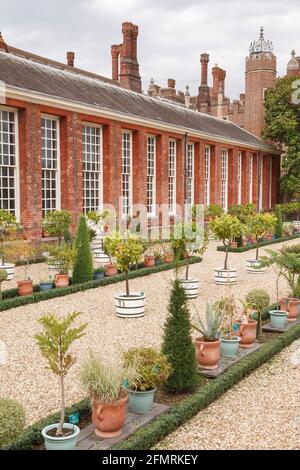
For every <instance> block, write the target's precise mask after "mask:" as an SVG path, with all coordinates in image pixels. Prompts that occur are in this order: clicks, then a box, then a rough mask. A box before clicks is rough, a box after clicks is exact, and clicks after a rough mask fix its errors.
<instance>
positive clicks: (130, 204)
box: [121, 129, 133, 220]
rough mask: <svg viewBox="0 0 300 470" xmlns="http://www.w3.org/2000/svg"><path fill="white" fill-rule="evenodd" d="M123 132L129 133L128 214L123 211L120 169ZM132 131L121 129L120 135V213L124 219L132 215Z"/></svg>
mask: <svg viewBox="0 0 300 470" xmlns="http://www.w3.org/2000/svg"><path fill="white" fill-rule="evenodd" d="M124 134H129V135H130V141H129V144H130V147H129V150H130V155H129V167H130V173H129V188H128V191H129V195H128V196H129V197H128V205H129V208H128V214H124V213H123V184H122V183H123V181H122V180H123V169H122V166H123V165H122V163H123V135H124ZM132 152H133V132H132V131H131V130H128V129H122V137H121V184H122V206H121V214H122V220H126V219H127V218H128V217H132V214H133V207H132V206H133V184H132V176H133V175H132V171H133V154H132Z"/></svg>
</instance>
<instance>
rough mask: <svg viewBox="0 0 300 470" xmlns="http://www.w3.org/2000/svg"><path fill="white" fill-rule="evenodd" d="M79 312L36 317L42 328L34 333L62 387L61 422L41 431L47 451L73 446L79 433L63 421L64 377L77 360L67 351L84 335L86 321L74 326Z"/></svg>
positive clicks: (43, 354) (69, 448)
mask: <svg viewBox="0 0 300 470" xmlns="http://www.w3.org/2000/svg"><path fill="white" fill-rule="evenodd" d="M79 315H80V313H79V312H73V313H69V314H68V315H67V316H66V317H62V318H60V317H58V316H56V315H54V314H50V315H44V316H43V317H41V318H40V320H39V323H40V324H41V325H42V327H43V331H42V332H41V333H38V334H37V335H36V336H35V338H36V340H37V343H38V346H39V348H40V351H41V354H42V356H43V357H44V358H45V359H47V361H48V367H49V369H50V370H51V371H52V372H53V374H55V375H56V376H57V377H58V378H59V381H60V387H61V413H60V422H59V423H58V424H52V425H50V426H47V427H46V428H44V429H43V431H42V435H43V437H44V439H45V445H46V449H47V450H73V449H75V448H76V443H77V439H78V434H79V432H80V430H79V428H78V427H77V426H75V425H74V426H73V425H70V424H68V423H65V378H66V375H67V374H68V372H69V370H70V368H71V367H72V366H73V364H74V363H75V361H76V357H75V356H74V355H73V354H71V353H70V352H69V350H70V347H71V345H72V344H73V343H74V341H76V340H78V339H80V338H81V337H82V336H83V335H84V333H83V331H84V329H85V328H86V324H81V325H79V326H77V327H74V326H73V325H74V323H75V321H76V320H77V318H78V317H79Z"/></svg>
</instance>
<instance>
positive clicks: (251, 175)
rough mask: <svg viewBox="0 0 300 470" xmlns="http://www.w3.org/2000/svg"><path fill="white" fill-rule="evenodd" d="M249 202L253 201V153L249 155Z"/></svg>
mask: <svg viewBox="0 0 300 470" xmlns="http://www.w3.org/2000/svg"><path fill="white" fill-rule="evenodd" d="M248 176H249V203H250V204H252V201H253V153H250V155H249V174H248Z"/></svg>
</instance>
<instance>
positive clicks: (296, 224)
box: [293, 220, 300, 228]
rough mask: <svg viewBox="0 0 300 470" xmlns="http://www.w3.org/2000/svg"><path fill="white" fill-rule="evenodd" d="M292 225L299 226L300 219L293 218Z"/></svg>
mask: <svg viewBox="0 0 300 470" xmlns="http://www.w3.org/2000/svg"><path fill="white" fill-rule="evenodd" d="M293 225H294V227H295V228H300V220H293Z"/></svg>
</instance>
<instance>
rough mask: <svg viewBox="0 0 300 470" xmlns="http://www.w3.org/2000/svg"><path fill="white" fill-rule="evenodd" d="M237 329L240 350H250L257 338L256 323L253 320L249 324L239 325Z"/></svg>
mask: <svg viewBox="0 0 300 470" xmlns="http://www.w3.org/2000/svg"><path fill="white" fill-rule="evenodd" d="M237 324H238V325H239V329H238V331H237V334H238V335H239V337H240V338H241V341H240V347H241V348H251V346H253V343H254V341H255V340H256V336H257V321H256V320H253V322H251V323H239V322H237Z"/></svg>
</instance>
